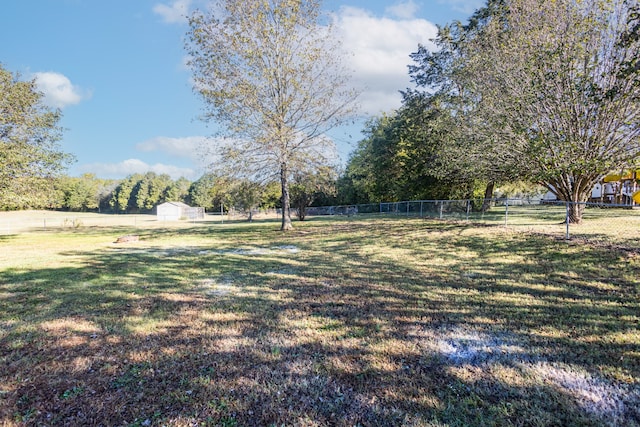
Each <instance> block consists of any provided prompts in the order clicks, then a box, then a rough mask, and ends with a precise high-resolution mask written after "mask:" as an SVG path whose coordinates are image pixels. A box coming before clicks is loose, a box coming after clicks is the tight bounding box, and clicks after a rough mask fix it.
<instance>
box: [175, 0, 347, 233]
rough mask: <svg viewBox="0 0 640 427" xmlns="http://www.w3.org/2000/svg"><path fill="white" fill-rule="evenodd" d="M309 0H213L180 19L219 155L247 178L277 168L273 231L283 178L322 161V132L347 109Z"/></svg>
mask: <svg viewBox="0 0 640 427" xmlns="http://www.w3.org/2000/svg"><path fill="white" fill-rule="evenodd" d="M320 7H321V2H320V1H319V0H219V1H217V2H215V3H214V4H213V5H212V6H211V8H210V9H209V11H208V12H201V11H196V12H195V13H194V14H193V15H192V16H191V17H190V19H189V23H190V31H189V33H188V40H187V45H186V48H187V51H188V53H189V55H190V60H189V66H190V67H191V69H192V71H193V79H194V89H195V91H196V92H197V93H198V94H200V95H201V97H202V99H203V100H204V103H205V114H204V116H203V118H204V119H205V120H206V121H213V122H216V123H217V124H219V125H221V126H222V127H223V130H222V134H224V135H225V136H227V137H228V138H227V139H226V141H227V143H226V144H221V145H220V146H219V147H218V154H219V155H220V157H219V158H220V161H219V163H220V164H224V165H225V167H226V169H227V170H231V171H233V172H235V173H238V172H242V173H244V174H245V175H248V176H251V178H252V179H253V180H256V179H260V178H263V179H264V180H267V179H269V178H272V177H273V175H278V176H279V180H280V183H281V187H282V227H281V228H282V230H287V229H290V228H292V224H291V216H290V212H289V211H290V201H289V181H290V177H291V175H292V173H294V172H295V171H296V170H297V169H299V165H305V168H308V166H309V165H313V164H318V165H321V164H326V163H330V161H329V160H330V159H329V158H330V157H331V156H332V155H333V153H334V151H335V147H334V145H333V142H332V141H331V140H330V139H328V138H327V137H326V132H327V131H329V130H330V129H332V128H334V127H336V126H338V125H340V124H342V123H344V121H345V120H347V119H348V118H349V117H350V116H352V115H353V114H354V112H355V108H354V100H355V98H356V96H357V93H356V92H355V91H354V90H353V89H351V88H350V86H349V84H348V81H349V77H350V76H349V73H348V72H347V70H346V69H345V68H344V67H343V66H342V64H341V61H340V58H341V56H340V55H341V54H340V52H342V50H341V48H340V44H339V42H338V41H337V39H336V38H335V37H334V36H333V34H332V33H333V30H332V26H331V24H330V21H329V20H326V22H325V23H324V25H321V19H322V16H321V13H320V12H321V9H320Z"/></svg>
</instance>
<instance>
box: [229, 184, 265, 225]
mask: <svg viewBox="0 0 640 427" xmlns="http://www.w3.org/2000/svg"><path fill="white" fill-rule="evenodd" d="M263 190H264V187H263V186H262V185H261V184H260V183H257V182H252V181H249V180H246V179H244V180H240V181H237V182H235V183H234V184H233V187H232V190H231V193H230V196H231V203H233V205H234V207H236V208H237V209H239V210H241V211H243V212H246V213H247V219H248V220H249V222H252V221H253V212H254V210H255V209H256V208H257V207H258V206H259V204H260V201H261V200H262V193H263Z"/></svg>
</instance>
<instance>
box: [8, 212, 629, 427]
mask: <svg viewBox="0 0 640 427" xmlns="http://www.w3.org/2000/svg"><path fill="white" fill-rule="evenodd" d="M295 225H296V226H297V227H296V229H295V230H293V231H292V232H290V233H284V234H283V233H281V232H279V231H277V230H278V223H277V222H271V221H264V222H255V223H253V224H248V223H227V224H217V223H210V222H204V223H199V224H185V223H181V224H180V225H179V226H171V225H170V224H156V225H154V226H153V227H148V228H141V227H140V224H136V226H135V227H134V226H133V225H131V224H129V225H127V224H122V225H118V226H95V227H90V226H84V225H83V226H80V227H77V228H73V227H69V228H61V227H58V228H50V229H46V230H41V231H35V232H29V233H24V234H6V235H0V247H1V250H0V366H1V367H2V368H1V369H0V425H6V426H13V425H128V426H160V425H172V426H193V425H197V426H200V425H206V426H208V425H211V426H215V425H219V426H244V425H260V426H282V425H286V426H333V425H336V426H358V425H359V426H398V425H407V426H469V425H472V426H473V425H477V426H491V425H496V426H510V425H514V426H552V425H557V426H600V425H614V426H615V425H618V426H633V425H640V255H638V253H637V252H634V251H618V250H616V249H615V248H604V247H601V246H598V245H589V244H585V243H584V242H580V243H576V242H564V241H561V240H558V239H551V238H548V237H545V236H541V235H534V234H527V233H520V232H513V231H509V230H506V229H504V228H501V227H488V226H472V225H470V224H466V223H452V222H438V221H433V220H420V219H407V218H370V219H359V218H357V217H353V218H342V219H335V218H326V219H313V220H311V221H309V222H305V223H302V224H301V223H296V224H295ZM129 233H135V234H138V235H139V236H140V241H139V242H132V243H126V244H115V243H113V242H114V241H115V239H116V238H117V237H118V236H122V235H125V234H129Z"/></svg>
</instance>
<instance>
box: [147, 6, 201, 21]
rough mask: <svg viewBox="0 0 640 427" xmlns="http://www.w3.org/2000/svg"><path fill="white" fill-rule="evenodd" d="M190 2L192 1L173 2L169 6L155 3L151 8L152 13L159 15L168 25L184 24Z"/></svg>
mask: <svg viewBox="0 0 640 427" xmlns="http://www.w3.org/2000/svg"><path fill="white" fill-rule="evenodd" d="M191 1H192V0H173V2H172V3H170V4H169V5H166V4H164V3H156V4H155V5H154V6H153V11H154V13H156V14H158V15H160V16H161V17H162V20H163V21H164V22H166V23H168V24H180V23H183V22H185V20H186V17H187V15H188V14H189V7H190V6H191Z"/></svg>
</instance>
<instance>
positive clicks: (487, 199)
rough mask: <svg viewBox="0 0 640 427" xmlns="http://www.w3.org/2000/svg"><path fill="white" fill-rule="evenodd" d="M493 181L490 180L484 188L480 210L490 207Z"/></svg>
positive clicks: (484, 210) (486, 209) (483, 210)
mask: <svg viewBox="0 0 640 427" xmlns="http://www.w3.org/2000/svg"><path fill="white" fill-rule="evenodd" d="M494 187H495V182H493V181H491V182H488V183H487V188H486V189H485V190H484V201H483V202H482V212H483V213H484V212H486V211H488V210H489V208H490V207H491V200H492V199H493V188H494Z"/></svg>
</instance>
